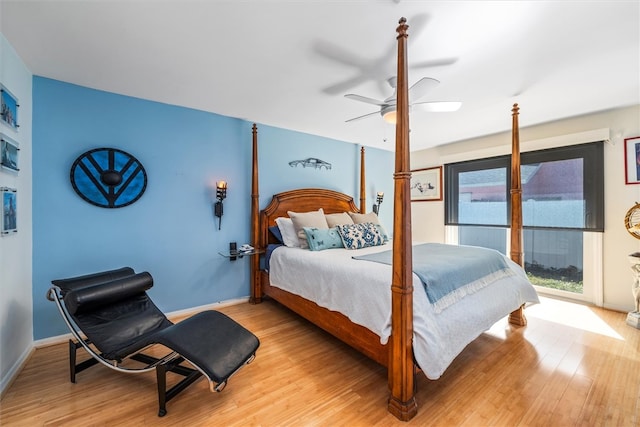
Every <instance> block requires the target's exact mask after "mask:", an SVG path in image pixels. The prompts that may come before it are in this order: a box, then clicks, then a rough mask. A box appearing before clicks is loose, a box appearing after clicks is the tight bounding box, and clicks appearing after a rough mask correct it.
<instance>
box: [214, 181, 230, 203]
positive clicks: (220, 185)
mask: <svg viewBox="0 0 640 427" xmlns="http://www.w3.org/2000/svg"><path fill="white" fill-rule="evenodd" d="M226 197H227V182H226V181H218V182H217V183H216V198H217V199H218V200H220V201H222V200H224V199H225V198H226Z"/></svg>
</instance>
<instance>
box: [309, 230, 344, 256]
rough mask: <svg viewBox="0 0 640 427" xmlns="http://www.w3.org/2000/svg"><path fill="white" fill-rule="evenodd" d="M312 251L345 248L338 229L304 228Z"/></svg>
mask: <svg viewBox="0 0 640 427" xmlns="http://www.w3.org/2000/svg"><path fill="white" fill-rule="evenodd" d="M302 229H303V230H304V234H306V235H307V243H308V244H309V250H311V251H323V250H325V249H335V248H344V245H343V244H342V238H341V237H340V233H338V228H337V227H333V228H317V227H302Z"/></svg>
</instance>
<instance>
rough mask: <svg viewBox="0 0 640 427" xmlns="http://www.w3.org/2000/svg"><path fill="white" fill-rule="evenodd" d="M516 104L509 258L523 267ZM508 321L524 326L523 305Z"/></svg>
mask: <svg viewBox="0 0 640 427" xmlns="http://www.w3.org/2000/svg"><path fill="white" fill-rule="evenodd" d="M519 111H520V108H519V107H518V104H513V108H512V109H511V117H512V120H511V252H510V255H511V260H512V261H513V262H515V263H516V264H518V265H519V266H521V267H523V268H524V252H523V249H522V246H523V244H522V181H521V178H520V130H519V127H520V126H519V124H518V114H519ZM509 323H512V324H514V325H518V326H525V325H526V324H527V318H526V317H525V316H524V306H520V308H519V309H517V310H516V311H514V312H512V313H511V314H510V315H509Z"/></svg>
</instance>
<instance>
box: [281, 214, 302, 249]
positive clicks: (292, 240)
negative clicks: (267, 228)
mask: <svg viewBox="0 0 640 427" xmlns="http://www.w3.org/2000/svg"><path fill="white" fill-rule="evenodd" d="M276 225H277V226H278V229H279V230H280V234H282V242H283V243H284V245H285V246H288V247H290V248H299V247H300V239H298V234H297V233H296V229H295V227H294V226H293V221H291V218H285V217H279V218H276Z"/></svg>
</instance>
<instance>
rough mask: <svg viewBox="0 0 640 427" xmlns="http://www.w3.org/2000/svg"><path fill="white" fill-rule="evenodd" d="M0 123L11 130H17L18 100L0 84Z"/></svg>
mask: <svg viewBox="0 0 640 427" xmlns="http://www.w3.org/2000/svg"><path fill="white" fill-rule="evenodd" d="M0 106H1V108H0V121H1V122H2V123H4V124H6V125H8V126H9V127H11V128H12V129H13V130H16V131H17V130H18V107H19V106H20V104H18V99H17V98H16V97H15V96H13V95H12V94H11V92H9V90H8V89H7V88H6V87H4V85H2V84H0Z"/></svg>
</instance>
